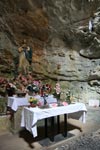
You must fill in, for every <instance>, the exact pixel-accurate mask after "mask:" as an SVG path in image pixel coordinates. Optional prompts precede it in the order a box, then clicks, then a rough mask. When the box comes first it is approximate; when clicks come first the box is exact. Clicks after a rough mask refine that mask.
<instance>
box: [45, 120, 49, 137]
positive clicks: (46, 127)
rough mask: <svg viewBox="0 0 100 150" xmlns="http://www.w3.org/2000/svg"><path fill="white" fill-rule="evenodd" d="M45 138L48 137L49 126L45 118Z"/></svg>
mask: <svg viewBox="0 0 100 150" xmlns="http://www.w3.org/2000/svg"><path fill="white" fill-rule="evenodd" d="M44 121H45V138H46V137H48V126H47V118H45V120H44Z"/></svg>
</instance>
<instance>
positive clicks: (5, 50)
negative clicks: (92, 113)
mask: <svg viewBox="0 0 100 150" xmlns="http://www.w3.org/2000/svg"><path fill="white" fill-rule="evenodd" d="M91 17H93V25H94V30H93V31H92V32H90V31H89V20H90V18H91ZM24 39H26V40H27V43H28V44H29V45H30V46H31V47H32V50H33V56H32V72H33V74H34V77H35V78H37V79H43V80H44V79H47V80H48V79H49V80H50V79H51V80H52V81H57V80H59V81H60V83H61V86H62V89H63V90H64V91H65V92H66V91H67V90H68V89H70V90H71V93H72V94H73V95H74V97H75V99H76V100H77V99H78V100H85V101H87V100H89V99H90V98H97V99H98V98H99V97H100V95H99V94H100V92H99V86H100V85H99V82H100V77H99V74H98V72H99V71H98V68H99V66H100V1H99V0H94V1H92V0H91V1H90V0H77V1H76V0H61V1H60V0H14V1H12V0H8V1H6V0H3V1H0V71H1V74H4V75H6V74H7V75H9V74H13V72H14V71H15V69H16V66H15V64H16V62H15V61H16V59H17V56H18V47H19V46H20V45H21V44H22V42H23V40H24ZM8 64H9V65H8ZM94 69H95V70H94ZM94 72H95V75H94Z"/></svg>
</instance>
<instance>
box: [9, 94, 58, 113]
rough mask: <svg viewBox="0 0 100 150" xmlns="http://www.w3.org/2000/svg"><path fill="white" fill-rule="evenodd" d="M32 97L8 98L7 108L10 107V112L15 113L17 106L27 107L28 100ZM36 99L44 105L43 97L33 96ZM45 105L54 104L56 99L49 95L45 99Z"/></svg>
mask: <svg viewBox="0 0 100 150" xmlns="http://www.w3.org/2000/svg"><path fill="white" fill-rule="evenodd" d="M30 97H32V96H26V97H8V104H7V106H9V107H11V109H12V110H14V111H17V109H18V107H19V106H27V105H29V102H28V100H29V98H30ZM34 97H36V98H37V99H38V100H39V101H40V102H41V103H42V105H43V104H44V100H43V97H41V96H40V95H36V96H34ZM46 100H47V103H48V104H50V103H55V102H57V99H56V98H54V97H53V95H49V96H48V97H46Z"/></svg>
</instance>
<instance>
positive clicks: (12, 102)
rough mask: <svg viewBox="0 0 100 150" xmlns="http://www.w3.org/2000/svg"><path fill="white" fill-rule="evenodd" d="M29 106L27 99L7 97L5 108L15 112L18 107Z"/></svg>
mask: <svg viewBox="0 0 100 150" xmlns="http://www.w3.org/2000/svg"><path fill="white" fill-rule="evenodd" d="M27 105H29V102H28V98H27V97H14V96H13V97H8V103H7V106H8V107H10V108H11V109H12V110H14V111H17V109H18V107H19V106H27Z"/></svg>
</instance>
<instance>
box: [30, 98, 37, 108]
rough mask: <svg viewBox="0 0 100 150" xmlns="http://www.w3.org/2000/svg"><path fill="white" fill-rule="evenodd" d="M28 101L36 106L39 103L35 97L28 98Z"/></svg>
mask: <svg viewBox="0 0 100 150" xmlns="http://www.w3.org/2000/svg"><path fill="white" fill-rule="evenodd" d="M29 103H30V106H32V107H36V106H38V105H39V100H38V99H36V98H35V97H30V98H29Z"/></svg>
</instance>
